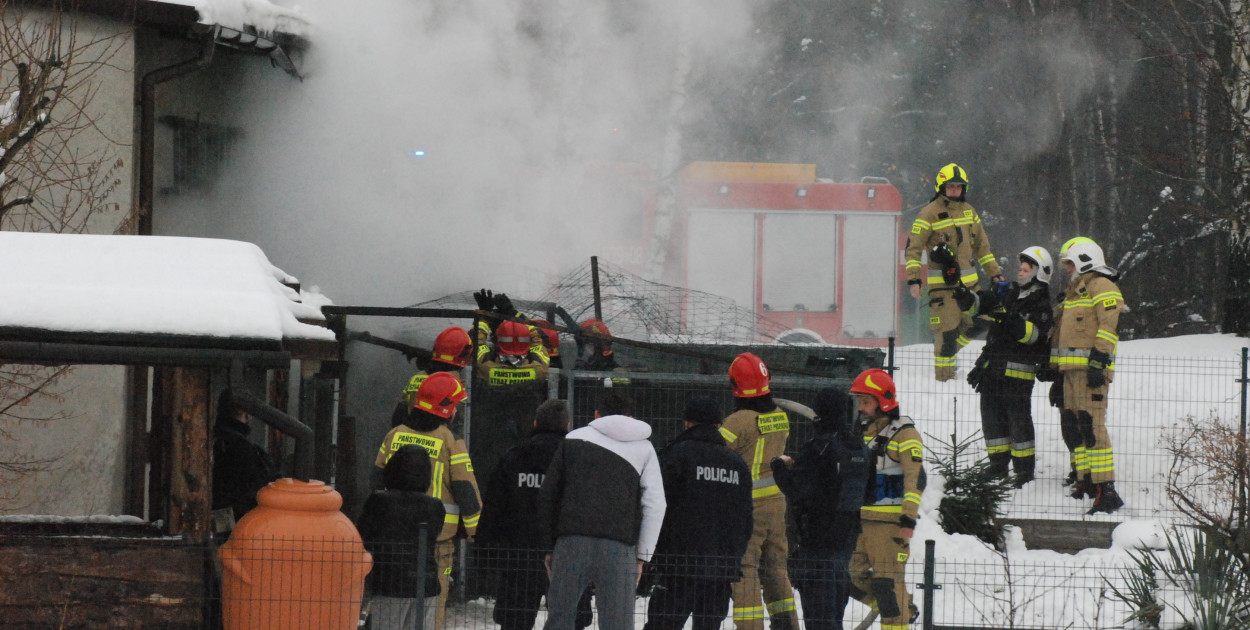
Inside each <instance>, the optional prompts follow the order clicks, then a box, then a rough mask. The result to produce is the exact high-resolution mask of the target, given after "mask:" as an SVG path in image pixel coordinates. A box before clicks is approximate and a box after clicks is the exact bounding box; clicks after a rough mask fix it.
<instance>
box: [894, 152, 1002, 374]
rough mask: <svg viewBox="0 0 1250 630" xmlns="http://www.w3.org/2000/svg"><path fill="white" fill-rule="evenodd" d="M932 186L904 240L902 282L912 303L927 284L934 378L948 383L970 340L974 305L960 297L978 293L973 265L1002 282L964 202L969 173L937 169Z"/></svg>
mask: <svg viewBox="0 0 1250 630" xmlns="http://www.w3.org/2000/svg"><path fill="white" fill-rule="evenodd" d="M934 188H935V190H936V192H935V193H934V195H933V199H932V200H930V201H929V204H928V205H927V206H925V207H924V208H921V209H920V213H919V214H918V215H916V220H915V221H913V222H912V224H911V234H910V235H909V236H908V238H907V251H906V269H907V284H908V289H909V290H910V291H911V296H912V297H913V298H915V299H917V300H919V299H920V297H921V284H922V283H925V284H927V285H928V288H929V301H928V304H929V328H930V329H931V330H932V331H933V376H934V378H936V379H937V380H939V381H949V380H950V379H952V378H954V377H955V353H956V352H959V350H960V348H963V347H964V346H966V345H968V341H970V335H971V328H972V325H973V319H972V313H971V312H970V311H969V308H968V307H969V306H970V305H972V304H974V302H973V301H972V300H967V301H966V302H965V301H963V300H962V299H961V298H964V297H968V296H970V295H971V294H970V293H969V292H968V290H971V291H976V289H977V284H978V276H977V270H976V268H974V267H973V262H975V263H977V264H979V265H980V266H981V269H983V270H984V271H985V272H986V273H987V274H988V275H989V276H990V279H991V281H994V282H998V281H1001V280H1003V276H1002V271H1001V270H1000V269H999V266H998V261H997V260H995V258H994V252H993V251H991V250H990V239H989V236H987V235H986V233H985V227H984V226H983V225H982V223H981V216H980V215H979V214H977V211H976V210H975V209H973V207H972V206H971V205H969V204H968V202H967V201H966V199H965V195H966V194H967V192H968V172H967V171H965V170H964V169H963V168H961V167H960V166H959V165H958V164H953V163H952V164H947V165H946V166H944V167H942V170H940V171H938V174H937V177H936V183H935V186H934ZM935 248H936V250H935ZM935 251H937V252H941V253H942V254H944V255H946V256H948V261H947V262H946V263H945V264H943V261H941V260H934V258H935V255H934V254H935ZM924 254H928V258H929V260H928V266H927V267H926V266H925V264H924V263H923V262H922V261H921V256H922V255H924ZM965 289H967V290H965Z"/></svg>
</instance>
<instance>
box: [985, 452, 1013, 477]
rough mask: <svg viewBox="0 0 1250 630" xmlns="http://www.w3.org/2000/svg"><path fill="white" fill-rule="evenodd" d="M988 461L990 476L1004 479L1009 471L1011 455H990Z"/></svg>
mask: <svg viewBox="0 0 1250 630" xmlns="http://www.w3.org/2000/svg"><path fill="white" fill-rule="evenodd" d="M989 459H990V474H992V475H994V476H995V477H998V478H1001V479H1006V478H1007V476H1008V471H1010V470H1011V453H991V454H990V458H989Z"/></svg>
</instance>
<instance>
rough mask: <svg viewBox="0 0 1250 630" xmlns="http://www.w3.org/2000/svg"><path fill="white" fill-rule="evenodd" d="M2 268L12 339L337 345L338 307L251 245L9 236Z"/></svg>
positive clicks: (3, 311)
mask: <svg viewBox="0 0 1250 630" xmlns="http://www.w3.org/2000/svg"><path fill="white" fill-rule="evenodd" d="M0 269H4V270H5V273H4V274H2V275H0V340H4V341H39V342H44V343H47V342H62V343H64V342H67V341H73V342H75V343H89V344H90V343H107V344H111V345H120V346H149V347H150V346H159V347H181V348H218V349H222V348H225V349H234V350H243V349H250V350H279V351H281V350H290V348H291V347H292V346H293V345H296V346H304V347H307V346H310V345H311V346H326V345H327V344H333V343H334V340H335V338H334V334H333V333H332V332H331V331H330V330H328V329H327V328H325V327H323V326H320V325H317V324H318V323H323V322H324V321H325V319H324V316H323V315H322V313H321V309H320V307H321V306H322V305H323V304H328V303H329V301H328V300H326V299H325V298H324V297H322V296H320V295H319V294H316V293H309V292H303V293H301V292H299V291H297V290H296V289H295V288H292V287H294V286H297V285H298V281H296V280H295V278H293V277H291V276H288V275H287V274H286V273H285V272H283V271H282V270H281V269H278V268H277V267H275V266H274V265H273V264H271V263H270V262H269V259H268V258H266V257H265V254H264V252H262V251H261V250H260V248H259V247H257V246H255V245H253V244H251V243H244V242H241V241H228V240H219V239H204V238H184V237H168V236H111V235H83V234H34V233H25V232H0ZM323 352H324V349H323ZM4 358H6V357H0V359H4Z"/></svg>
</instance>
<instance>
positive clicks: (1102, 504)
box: [1086, 481, 1124, 514]
mask: <svg viewBox="0 0 1250 630" xmlns="http://www.w3.org/2000/svg"><path fill="white" fill-rule="evenodd" d="M1122 507H1124V499H1121V498H1120V493H1119V492H1116V491H1115V482H1114V481H1104V482H1102V483H1100V484H1098V485H1097V486H1096V487H1095V494H1094V507H1092V508H1090V509H1089V512H1086V514H1097V513H1098V512H1103V513H1106V514H1110V513H1112V512H1114V511H1116V510H1118V509H1120V508H1122Z"/></svg>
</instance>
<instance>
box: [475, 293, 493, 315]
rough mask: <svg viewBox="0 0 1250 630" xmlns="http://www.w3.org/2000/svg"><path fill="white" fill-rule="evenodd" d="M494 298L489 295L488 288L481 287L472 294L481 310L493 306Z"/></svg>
mask: <svg viewBox="0 0 1250 630" xmlns="http://www.w3.org/2000/svg"><path fill="white" fill-rule="evenodd" d="M494 300H495V298H494V296H492V295H491V293H490V290H489V289H482V290H481V291H478V292H476V293H474V294H473V301H474V302H477V307H478V308H479V309H481V310H483V311H489V310H490V309H492V308H494V306H495V301H494Z"/></svg>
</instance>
